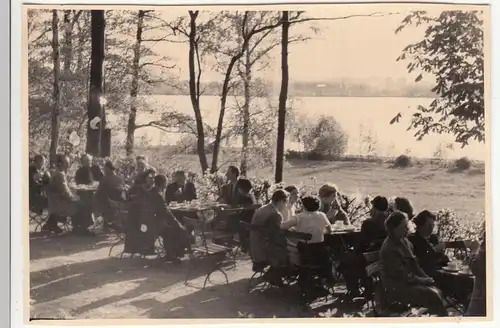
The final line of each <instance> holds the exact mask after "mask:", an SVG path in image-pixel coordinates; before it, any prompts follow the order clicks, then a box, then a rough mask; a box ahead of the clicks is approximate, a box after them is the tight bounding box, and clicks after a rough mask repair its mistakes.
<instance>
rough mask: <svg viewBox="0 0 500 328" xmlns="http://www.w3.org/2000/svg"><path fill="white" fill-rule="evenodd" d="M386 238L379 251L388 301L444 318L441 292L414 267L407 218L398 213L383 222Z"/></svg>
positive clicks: (403, 214)
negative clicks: (416, 307)
mask: <svg viewBox="0 0 500 328" xmlns="http://www.w3.org/2000/svg"><path fill="white" fill-rule="evenodd" d="M385 226H386V230H387V238H386V239H385V241H384V243H383V244H382V248H381V249H380V262H381V264H382V279H383V282H384V287H385V289H386V292H387V296H388V298H389V300H390V301H397V302H399V303H401V304H405V305H406V304H411V305H413V306H422V307H426V308H427V309H428V311H429V312H430V313H431V314H435V315H438V316H447V315H448V313H447V311H446V307H445V304H444V301H443V298H442V293H441V291H440V290H439V289H438V288H437V287H436V286H435V284H434V279H433V278H431V277H429V276H428V275H427V274H426V273H425V272H424V271H423V270H422V268H420V266H419V265H418V262H417V260H416V257H415V255H414V253H413V247H412V245H411V243H410V241H409V240H408V238H407V237H408V233H409V220H408V216H407V215H406V214H405V213H403V212H400V211H395V212H393V213H391V215H389V217H388V218H387V220H386V221H385Z"/></svg>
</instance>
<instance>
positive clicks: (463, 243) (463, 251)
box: [444, 240, 473, 260]
mask: <svg viewBox="0 0 500 328" xmlns="http://www.w3.org/2000/svg"><path fill="white" fill-rule="evenodd" d="M472 244H473V242H472V241H470V240H454V241H447V242H445V243H444V247H445V249H446V250H453V253H454V256H457V255H459V256H461V257H463V258H464V260H465V259H467V258H468V257H469V255H470V250H471V247H472Z"/></svg>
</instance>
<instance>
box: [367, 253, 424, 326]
mask: <svg viewBox="0 0 500 328" xmlns="http://www.w3.org/2000/svg"><path fill="white" fill-rule="evenodd" d="M365 270H366V275H367V277H368V284H369V285H368V289H367V293H365V297H366V298H367V301H368V303H369V305H370V306H371V308H372V310H373V314H374V316H376V317H381V316H384V317H385V316H393V315H391V314H396V315H397V316H401V317H411V316H421V315H423V314H425V313H426V312H427V308H425V307H418V308H415V309H414V310H412V309H408V307H407V306H402V305H401V304H399V303H398V302H396V301H392V300H390V298H389V297H388V295H387V292H386V289H385V287H384V284H383V280H382V265H381V263H380V262H379V261H376V262H373V263H371V264H368V265H367V267H366V269H365ZM401 309H402V310H403V311H400V310H401Z"/></svg>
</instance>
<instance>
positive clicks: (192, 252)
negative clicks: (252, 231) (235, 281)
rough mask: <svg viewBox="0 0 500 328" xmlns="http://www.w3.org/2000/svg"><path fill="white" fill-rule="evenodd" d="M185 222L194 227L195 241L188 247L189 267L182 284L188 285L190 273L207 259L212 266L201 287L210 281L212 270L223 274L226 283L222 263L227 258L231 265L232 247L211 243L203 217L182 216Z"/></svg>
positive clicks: (225, 274) (225, 261)
mask: <svg viewBox="0 0 500 328" xmlns="http://www.w3.org/2000/svg"><path fill="white" fill-rule="evenodd" d="M184 222H185V224H189V225H190V226H191V227H192V228H193V229H194V234H195V238H196V242H195V244H194V245H191V246H190V248H189V250H188V251H189V252H188V253H189V269H188V272H187V274H186V278H185V281H184V284H186V285H188V284H189V280H190V276H191V273H192V272H193V271H194V270H196V269H197V268H198V267H199V266H200V264H201V263H202V262H205V261H207V262H208V260H210V261H211V265H212V267H211V268H210V271H209V272H208V273H207V275H206V276H205V281H204V282H203V289H205V287H206V285H207V283H208V282H209V281H210V277H211V275H212V274H213V273H214V272H217V271H218V272H220V273H222V274H223V275H224V278H225V280H226V284H228V283H229V279H228V277H227V273H226V271H225V270H224V265H225V264H226V263H227V261H228V260H231V262H232V263H233V265H235V263H234V258H231V251H232V248H231V247H228V246H224V245H218V244H215V243H213V241H212V238H211V236H210V233H209V231H208V229H207V226H208V224H209V223H208V222H206V220H203V219H192V218H187V217H185V218H184Z"/></svg>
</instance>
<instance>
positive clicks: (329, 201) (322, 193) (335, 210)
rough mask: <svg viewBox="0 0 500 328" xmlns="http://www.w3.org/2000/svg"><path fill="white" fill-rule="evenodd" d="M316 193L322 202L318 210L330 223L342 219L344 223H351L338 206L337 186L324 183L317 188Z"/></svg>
mask: <svg viewBox="0 0 500 328" xmlns="http://www.w3.org/2000/svg"><path fill="white" fill-rule="evenodd" d="M318 195H319V199H320V200H321V204H322V207H321V209H320V211H321V212H323V213H325V214H326V216H327V218H328V220H329V221H330V223H332V224H334V223H335V222H337V221H342V222H344V224H346V225H347V224H350V223H351V222H350V220H349V217H348V216H347V213H346V212H345V211H344V210H343V209H342V207H341V206H340V201H339V194H338V188H337V186H335V185H333V184H324V185H322V186H321V187H320V188H319V191H318Z"/></svg>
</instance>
